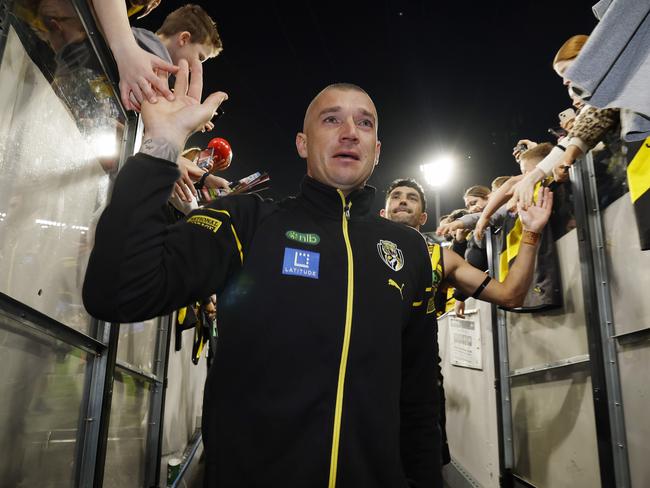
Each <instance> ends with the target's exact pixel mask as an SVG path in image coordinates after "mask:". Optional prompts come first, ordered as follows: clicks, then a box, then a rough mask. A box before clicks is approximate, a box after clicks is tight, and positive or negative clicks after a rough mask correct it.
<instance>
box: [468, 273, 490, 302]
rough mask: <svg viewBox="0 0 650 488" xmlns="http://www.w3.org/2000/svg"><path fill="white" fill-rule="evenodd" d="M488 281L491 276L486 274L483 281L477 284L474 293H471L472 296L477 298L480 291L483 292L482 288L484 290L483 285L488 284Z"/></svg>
mask: <svg viewBox="0 0 650 488" xmlns="http://www.w3.org/2000/svg"><path fill="white" fill-rule="evenodd" d="M490 281H492V277H491V276H487V277H486V278H485V279H484V280H483V283H481V284H480V285H479V286H478V288H477V289H476V291H475V292H474V293H472V298H478V297H479V296H480V295H481V293H483V290H485V287H486V286H488V283H489V282H490Z"/></svg>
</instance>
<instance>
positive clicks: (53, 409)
mask: <svg viewBox="0 0 650 488" xmlns="http://www.w3.org/2000/svg"><path fill="white" fill-rule="evenodd" d="M91 361H92V356H90V355H89V354H87V353H85V352H83V351H80V350H78V349H76V348H74V347H73V346H70V345H68V344H65V343H63V342H61V341H58V340H56V339H54V338H52V337H50V336H48V335H45V334H42V333H40V332H38V331H36V330H34V329H31V328H29V327H27V326H25V325H24V324H22V323H18V322H16V321H15V320H14V319H12V318H11V317H9V316H6V315H4V314H3V313H1V312H0V371H2V375H0V452H1V453H2V462H0V486H7V487H10V486H11V487H21V486H39V487H44V488H50V487H51V488H55V487H56V488H58V487H66V488H67V487H70V486H74V481H75V450H76V449H77V444H78V442H80V441H81V439H78V427H79V423H80V421H82V419H83V417H82V415H83V414H82V402H83V398H84V384H85V380H86V374H87V372H88V371H89V370H90V362H91Z"/></svg>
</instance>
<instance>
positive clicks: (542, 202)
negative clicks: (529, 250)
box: [517, 187, 553, 233]
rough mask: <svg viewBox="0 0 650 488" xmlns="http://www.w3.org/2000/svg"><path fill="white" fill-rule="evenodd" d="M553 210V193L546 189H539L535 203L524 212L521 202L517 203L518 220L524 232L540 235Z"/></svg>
mask: <svg viewBox="0 0 650 488" xmlns="http://www.w3.org/2000/svg"><path fill="white" fill-rule="evenodd" d="M552 210H553V192H552V191H551V190H549V189H548V188H545V187H542V188H540V189H539V194H538V197H537V202H535V204H534V205H531V206H529V207H528V208H527V209H525V210H524V208H523V205H522V202H519V203H517V212H518V213H519V219H520V220H521V224H522V225H523V227H524V229H525V230H530V231H533V232H537V233H540V232H542V230H543V229H544V226H545V225H546V223H547V222H548V219H549V218H550V217H551V211H552Z"/></svg>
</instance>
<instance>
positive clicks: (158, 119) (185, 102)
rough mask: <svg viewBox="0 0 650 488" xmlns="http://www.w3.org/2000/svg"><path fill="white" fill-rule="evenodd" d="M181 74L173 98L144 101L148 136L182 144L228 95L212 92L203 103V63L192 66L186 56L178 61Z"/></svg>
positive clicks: (143, 111)
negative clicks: (190, 69) (190, 70)
mask: <svg viewBox="0 0 650 488" xmlns="http://www.w3.org/2000/svg"><path fill="white" fill-rule="evenodd" d="M178 68H179V69H178V74H177V75H176V85H175V87H174V100H173V101H170V100H167V99H165V98H159V99H158V102H157V103H148V102H146V101H145V102H144V103H143V104H142V118H143V121H144V126H145V131H146V137H147V138H153V137H163V138H165V139H167V140H168V141H170V142H172V143H174V144H177V145H178V146H179V147H182V146H183V145H184V144H185V141H186V140H187V138H188V137H189V136H190V135H191V134H192V133H194V132H196V131H197V130H199V129H200V128H202V127H203V126H204V125H205V124H206V123H207V122H208V121H209V120H210V119H211V118H212V116H213V115H214V113H215V111H216V110H217V108H218V107H219V105H221V103H223V101H224V100H226V99H227V98H228V95H227V94H225V93H224V92H215V93H212V94H211V95H210V96H209V97H208V98H206V99H205V101H204V102H203V103H201V92H202V91H203V73H202V70H201V63H195V64H194V65H193V66H192V77H191V79H190V73H189V65H188V64H187V61H186V60H185V59H181V60H180V62H179V63H178Z"/></svg>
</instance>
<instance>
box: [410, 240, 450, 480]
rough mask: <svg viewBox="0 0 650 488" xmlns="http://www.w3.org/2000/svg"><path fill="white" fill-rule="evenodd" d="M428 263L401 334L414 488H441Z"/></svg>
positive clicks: (434, 330)
mask: <svg viewBox="0 0 650 488" xmlns="http://www.w3.org/2000/svg"><path fill="white" fill-rule="evenodd" d="M423 253H424V255H425V256H427V257H428V254H427V252H426V250H423ZM426 262H427V263H429V266H428V268H426V266H425V265H424V264H423V268H424V269H423V271H424V273H423V275H422V277H423V278H422V279H423V282H422V285H421V287H422V288H421V294H420V297H421V298H418V299H417V301H416V302H415V303H414V306H413V310H412V313H411V318H410V320H409V323H408V325H407V326H406V328H405V329H404V332H403V334H402V391H401V400H400V403H401V405H400V407H401V430H400V437H401V456H402V464H403V466H404V472H405V473H406V477H407V479H408V481H409V484H410V485H411V486H412V487H413V488H416V487H418V488H419V487H422V488H425V487H426V488H429V487H436V486H442V453H441V433H440V426H439V416H440V395H439V388H438V368H439V365H438V364H437V358H438V338H437V326H436V313H435V307H434V306H433V304H432V303H431V304H430V303H429V300H430V299H431V298H432V295H431V276H432V274H431V263H430V261H429V260H428V259H426ZM427 277H428V280H427Z"/></svg>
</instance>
